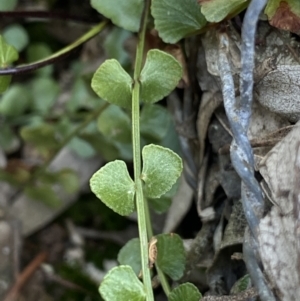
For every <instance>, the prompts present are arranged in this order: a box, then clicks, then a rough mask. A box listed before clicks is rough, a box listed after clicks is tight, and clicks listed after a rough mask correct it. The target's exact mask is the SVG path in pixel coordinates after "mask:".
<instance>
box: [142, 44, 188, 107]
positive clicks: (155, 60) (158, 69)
mask: <svg viewBox="0 0 300 301" xmlns="http://www.w3.org/2000/svg"><path fill="white" fill-rule="evenodd" d="M181 76H182V67H181V65H180V64H179V63H178V61H177V60H176V59H175V58H174V57H173V56H172V55H170V54H167V53H166V52H163V51H160V50H157V49H154V50H150V51H149V52H148V53H147V58H146V63H145V66H144V68H143V70H142V72H141V75H140V81H141V99H142V101H144V102H145V103H153V102H156V101H159V100H161V99H162V98H164V97H165V96H167V95H168V94H170V93H171V91H172V90H173V89H174V88H175V87H176V86H177V84H178V82H179V80H180V79H181Z"/></svg>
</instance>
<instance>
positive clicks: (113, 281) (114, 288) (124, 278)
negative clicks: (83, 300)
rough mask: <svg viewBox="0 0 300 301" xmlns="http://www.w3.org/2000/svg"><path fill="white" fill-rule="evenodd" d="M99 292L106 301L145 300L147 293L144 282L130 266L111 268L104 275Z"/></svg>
mask: <svg viewBox="0 0 300 301" xmlns="http://www.w3.org/2000/svg"><path fill="white" fill-rule="evenodd" d="M99 292H100V294H101V296H102V298H103V299H104V300H106V301H128V300H132V301H144V300H146V293H145V289H144V286H143V284H142V282H141V281H140V280H139V279H138V278H137V276H136V275H135V274H134V271H133V270H132V268H131V267H130V266H126V265H121V266H118V267H115V268H113V269H111V270H110V271H109V272H108V274H107V275H106V276H105V277H104V279H103V281H102V283H101V285H100V287H99Z"/></svg>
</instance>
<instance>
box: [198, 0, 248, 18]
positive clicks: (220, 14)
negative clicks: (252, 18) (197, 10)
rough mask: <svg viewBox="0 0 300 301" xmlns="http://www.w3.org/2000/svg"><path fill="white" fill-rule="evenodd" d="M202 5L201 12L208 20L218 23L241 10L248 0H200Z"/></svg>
mask: <svg viewBox="0 0 300 301" xmlns="http://www.w3.org/2000/svg"><path fill="white" fill-rule="evenodd" d="M198 2H199V3H200V5H201V13H202V14H203V15H204V16H205V18H206V20H207V21H209V22H213V23H218V22H220V21H222V20H224V19H225V18H226V16H228V15H229V14H230V13H235V12H238V11H241V10H243V9H245V7H247V5H248V4H249V3H248V0H227V1H225V2H224V1H223V0H213V1H205V0H199V1H198Z"/></svg>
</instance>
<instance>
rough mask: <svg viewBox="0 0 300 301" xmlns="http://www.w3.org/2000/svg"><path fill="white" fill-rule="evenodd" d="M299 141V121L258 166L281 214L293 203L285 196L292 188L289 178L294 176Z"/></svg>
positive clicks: (290, 209) (286, 212)
mask: <svg viewBox="0 0 300 301" xmlns="http://www.w3.org/2000/svg"><path fill="white" fill-rule="evenodd" d="M299 141H300V122H298V123H297V124H296V125H295V126H294V128H293V130H292V131H291V132H290V133H289V134H288V135H287V136H286V137H285V138H284V139H282V140H281V141H280V142H279V143H278V144H276V145H275V147H273V148H272V150H271V151H270V152H269V153H268V154H267V155H266V156H265V157H264V158H263V159H262V161H261V162H260V166H259V171H260V173H261V175H262V176H263V178H264V179H265V181H266V183H267V184H268V186H269V189H270V191H271V197H272V200H273V201H274V203H275V204H276V205H277V206H278V207H279V209H281V211H282V213H283V214H288V213H290V212H291V211H292V209H293V204H292V203H290V202H288V201H287V197H288V195H289V193H290V192H291V191H292V190H293V185H294V184H293V181H292V180H291V179H294V178H295V169H294V164H295V160H296V154H297V147H298V144H299Z"/></svg>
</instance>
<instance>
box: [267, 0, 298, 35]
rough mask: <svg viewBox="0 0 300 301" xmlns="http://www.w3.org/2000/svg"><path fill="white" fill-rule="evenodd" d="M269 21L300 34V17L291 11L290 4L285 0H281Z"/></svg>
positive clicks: (273, 24)
mask: <svg viewBox="0 0 300 301" xmlns="http://www.w3.org/2000/svg"><path fill="white" fill-rule="evenodd" d="M269 22H270V24H271V25H272V26H274V27H277V28H279V29H283V30H288V31H291V32H293V33H296V34H300V17H299V16H297V15H295V14H294V13H293V12H292V11H291V9H290V6H289V4H288V3H287V2H285V1H281V2H280V4H279V6H278V8H277V10H276V12H275V14H274V16H273V17H272V18H271V19H270V20H269Z"/></svg>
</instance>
